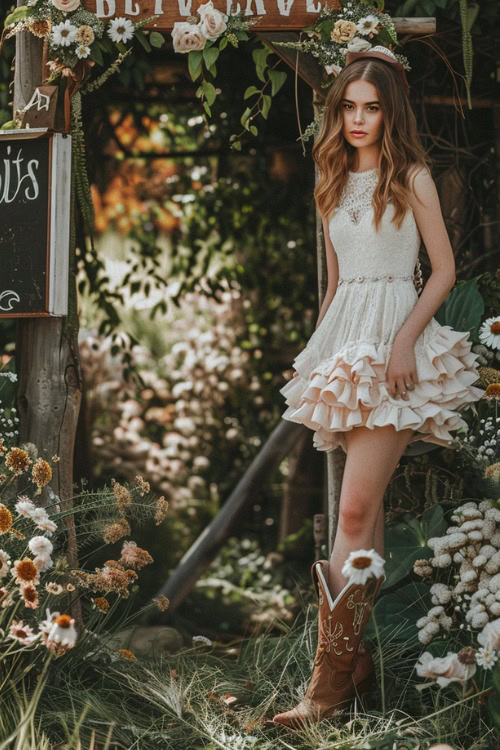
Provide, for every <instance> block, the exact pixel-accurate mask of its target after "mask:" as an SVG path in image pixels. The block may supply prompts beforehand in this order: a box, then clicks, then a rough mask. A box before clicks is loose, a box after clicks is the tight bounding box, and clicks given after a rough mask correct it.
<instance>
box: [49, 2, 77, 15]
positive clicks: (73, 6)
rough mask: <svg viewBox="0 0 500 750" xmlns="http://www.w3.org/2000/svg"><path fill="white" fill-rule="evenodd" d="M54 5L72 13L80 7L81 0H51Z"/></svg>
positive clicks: (64, 11)
mask: <svg viewBox="0 0 500 750" xmlns="http://www.w3.org/2000/svg"><path fill="white" fill-rule="evenodd" d="M51 2H52V5H53V6H54V8H57V10H62V12H63V13H71V11H72V10H76V9H77V8H79V7H80V0H51Z"/></svg>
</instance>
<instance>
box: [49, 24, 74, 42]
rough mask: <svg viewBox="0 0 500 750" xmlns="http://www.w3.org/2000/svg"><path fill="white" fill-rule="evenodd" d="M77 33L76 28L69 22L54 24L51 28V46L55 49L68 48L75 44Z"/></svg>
mask: <svg viewBox="0 0 500 750" xmlns="http://www.w3.org/2000/svg"><path fill="white" fill-rule="evenodd" d="M77 31H78V28H77V27H76V26H74V25H73V24H72V23H71V22H70V21H64V22H63V23H58V24H56V25H55V26H53V27H52V34H51V36H52V44H53V45H54V46H56V47H57V46H60V47H69V45H70V44H73V42H76V32H77Z"/></svg>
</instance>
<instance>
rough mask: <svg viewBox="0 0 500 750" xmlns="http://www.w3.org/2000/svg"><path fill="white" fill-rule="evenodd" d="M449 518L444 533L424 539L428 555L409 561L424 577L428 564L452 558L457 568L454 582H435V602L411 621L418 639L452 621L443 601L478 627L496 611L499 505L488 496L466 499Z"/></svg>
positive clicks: (499, 599)
mask: <svg viewBox="0 0 500 750" xmlns="http://www.w3.org/2000/svg"><path fill="white" fill-rule="evenodd" d="M451 518H452V521H453V523H454V524H455V525H453V526H450V527H449V528H448V529H447V530H446V534H445V535H444V536H441V537H433V538H431V539H429V540H428V542H427V545H428V546H429V547H430V548H431V549H432V550H433V552H434V557H433V558H431V559H430V560H426V561H422V560H419V561H417V563H415V565H414V571H415V573H417V575H421V576H424V577H425V576H428V575H430V574H431V573H432V568H448V567H450V566H451V565H452V564H454V565H455V566H456V567H457V568H458V571H457V576H456V578H457V582H456V583H455V585H453V586H448V585H446V584H444V583H435V584H434V585H433V586H432V587H431V596H432V602H433V604H435V605H436V606H435V607H433V609H431V610H430V612H429V613H428V615H427V616H426V617H423V618H421V619H420V620H419V621H418V622H417V627H419V628H421V630H420V632H419V640H420V642H421V643H424V644H426V643H429V642H430V641H431V640H432V638H433V637H434V635H436V633H437V632H438V631H439V629H440V627H442V628H444V629H445V630H449V629H450V627H451V624H452V623H451V622H448V620H449V617H448V616H447V615H446V614H445V613H444V609H443V607H444V606H446V605H447V604H453V605H454V607H455V609H454V611H455V612H457V611H458V612H461V613H462V614H463V615H464V616H465V622H466V623H467V624H469V625H470V627H471V628H481V627H483V626H484V625H486V623H487V622H489V621H490V620H491V619H493V618H495V617H499V616H500V509H499V508H495V507H493V505H492V503H491V501H490V500H484V501H482V502H480V503H479V504H478V503H476V502H474V501H470V502H467V503H464V504H463V505H461V506H460V507H459V508H457V509H456V510H455V512H454V514H453V515H452V517H451ZM439 608H441V610H440V611H439V612H438V609H439ZM431 613H432V614H431ZM440 618H441V619H440ZM462 626H463V623H462Z"/></svg>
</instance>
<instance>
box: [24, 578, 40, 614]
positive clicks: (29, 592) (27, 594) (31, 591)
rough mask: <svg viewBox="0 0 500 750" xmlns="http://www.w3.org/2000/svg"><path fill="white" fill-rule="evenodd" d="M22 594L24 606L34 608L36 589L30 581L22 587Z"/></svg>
mask: <svg viewBox="0 0 500 750" xmlns="http://www.w3.org/2000/svg"><path fill="white" fill-rule="evenodd" d="M22 594H23V598H24V606H25V607H29V608H30V609H36V608H37V607H38V591H37V590H36V588H35V587H34V586H32V585H31V583H28V584H27V585H26V586H23V587H22Z"/></svg>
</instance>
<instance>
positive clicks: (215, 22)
mask: <svg viewBox="0 0 500 750" xmlns="http://www.w3.org/2000/svg"><path fill="white" fill-rule="evenodd" d="M198 15H199V16H200V18H201V22H200V24H199V27H200V31H201V33H202V34H203V36H205V37H206V38H207V39H217V37H219V36H220V35H221V34H222V33H223V32H224V31H225V30H226V29H227V23H226V21H227V15H226V14H225V13H222V12H221V11H220V10H217V8H214V4H213V2H212V0H208V2H207V3H204V4H203V5H200V7H199V8H198Z"/></svg>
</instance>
